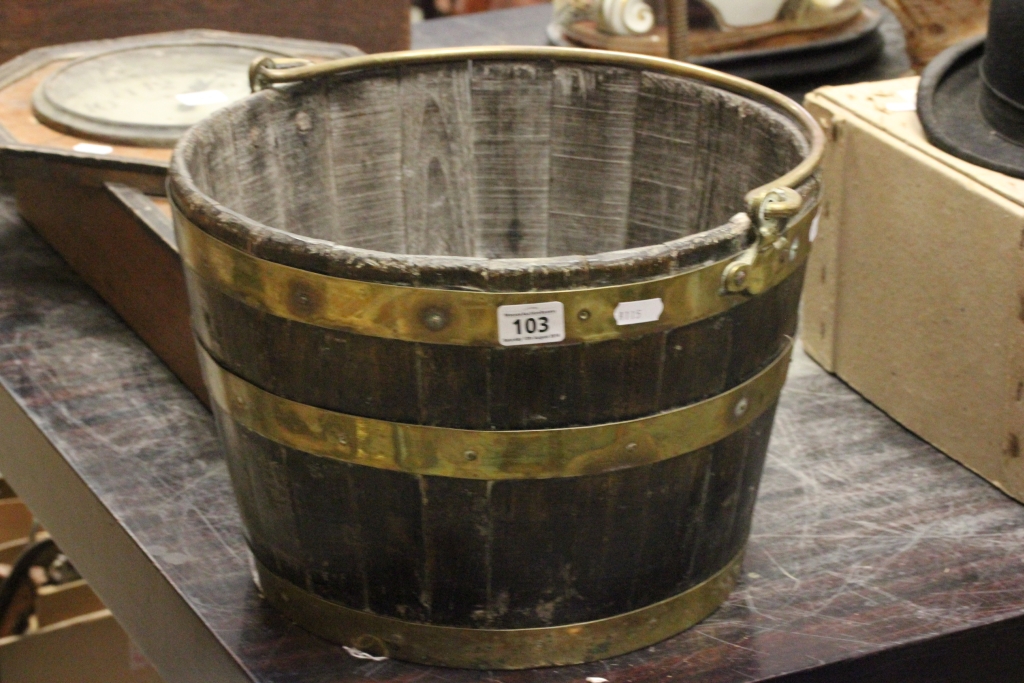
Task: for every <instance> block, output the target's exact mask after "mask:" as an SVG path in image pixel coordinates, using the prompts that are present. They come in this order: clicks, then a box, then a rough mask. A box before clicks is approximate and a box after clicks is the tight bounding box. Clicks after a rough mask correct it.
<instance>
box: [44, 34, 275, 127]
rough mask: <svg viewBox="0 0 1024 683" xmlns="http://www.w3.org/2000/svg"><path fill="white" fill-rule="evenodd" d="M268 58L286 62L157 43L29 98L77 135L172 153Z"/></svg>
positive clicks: (73, 74)
mask: <svg viewBox="0 0 1024 683" xmlns="http://www.w3.org/2000/svg"><path fill="white" fill-rule="evenodd" d="M254 42H256V41H254ZM268 52H271V53H272V54H277V55H278V56H279V57H282V58H283V57H285V53H282V52H280V51H276V50H275V51H271V50H269V49H268V48H267V47H260V46H259V45H251V46H246V45H237V44H231V43H228V42H224V43H215V42H211V43H196V44H191V45H189V44H185V45H182V44H175V43H160V42H154V43H152V44H148V45H144V46H140V47H130V48H124V49H120V50H110V51H107V52H101V53H99V54H96V55H90V56H86V57H82V58H80V59H76V60H74V61H72V62H70V63H68V64H66V65H65V66H63V67H61V68H60V69H58V70H57V71H55V72H54V73H52V74H50V75H49V76H48V77H47V78H46V80H45V81H43V83H41V84H40V85H39V87H38V88H36V90H35V92H34V94H33V96H32V112H33V114H34V115H35V117H36V118H37V119H39V120H40V121H41V122H43V123H45V124H46V125H47V126H49V127H50V128H53V129H54V130H57V131H61V132H63V133H67V134H68V135H72V136H75V137H82V138H89V139H93V140H102V141H106V142H113V143H116V144H124V145H136V146H142V147H173V146H174V144H175V143H176V142H177V140H178V138H179V137H181V135H182V134H183V133H184V132H185V131H186V130H188V129H189V128H190V127H191V126H192V125H194V124H196V123H198V122H199V121H200V120H202V119H203V118H205V117H206V116H209V115H210V114H211V113H212V112H214V111H216V110H217V109H219V108H220V107H223V106H224V105H226V104H228V103H229V102H232V101H234V100H237V99H240V98H242V97H244V96H246V95H247V94H248V92H247V89H246V81H245V73H246V71H245V70H246V65H248V64H249V63H250V62H251V61H252V60H253V59H254V58H257V57H258V56H266V54H267V53H268ZM293 61H294V60H293Z"/></svg>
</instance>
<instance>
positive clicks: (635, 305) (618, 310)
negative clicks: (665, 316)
mask: <svg viewBox="0 0 1024 683" xmlns="http://www.w3.org/2000/svg"><path fill="white" fill-rule="evenodd" d="M664 310H665V303H664V302H663V301H662V300H661V299H643V300H641V301H622V302H620V303H619V305H618V306H616V307H615V313H614V314H613V315H614V316H615V323H616V324H617V325H639V324H640V323H653V322H654V321H655V320H657V319H658V318H660V317H661V313H662V311H664Z"/></svg>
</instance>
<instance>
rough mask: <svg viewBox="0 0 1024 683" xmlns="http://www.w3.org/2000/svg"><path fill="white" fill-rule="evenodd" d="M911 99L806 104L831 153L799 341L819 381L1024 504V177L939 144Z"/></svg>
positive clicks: (854, 93) (905, 86) (893, 96)
mask: <svg viewBox="0 0 1024 683" xmlns="http://www.w3.org/2000/svg"><path fill="white" fill-rule="evenodd" d="M916 88H917V79H916V78H905V79H898V80H894V81H884V82H876V83H864V84H858V85H852V86H840V87H827V88H821V89H819V90H816V91H815V92H813V93H811V94H810V95H808V96H807V100H806V104H807V107H808V108H809V109H810V111H811V113H812V114H813V115H814V116H815V117H816V118H817V119H818V120H819V122H820V123H821V124H822V126H823V127H824V128H825V131H826V135H827V136H828V138H829V149H828V151H827V153H826V158H825V162H824V168H823V172H824V177H823V181H824V184H825V194H824V200H823V203H822V211H821V220H820V224H819V230H818V235H817V239H816V241H815V244H814V250H813V251H812V254H811V260H810V262H809V265H808V271H807V278H806V281H805V282H806V284H805V290H804V299H803V307H804V308H803V328H802V333H801V335H802V338H803V342H804V345H805V347H806V349H807V351H808V353H809V354H810V355H811V357H812V358H814V359H815V360H817V361H818V362H819V363H820V364H821V365H822V366H824V367H825V369H826V370H829V371H830V372H833V373H835V374H836V375H838V376H839V377H840V378H842V379H843V380H844V381H846V382H847V383H849V384H850V386H852V387H853V388H854V389H856V390H857V391H858V392H860V393H861V394H863V395H864V396H865V397H866V398H867V399H868V400H870V401H872V402H873V403H875V404H876V405H877V406H878V407H880V408H881V409H882V410H884V411H885V412H886V413H888V414H889V415H891V416H892V417H893V418H894V419H896V420H897V421H898V422H900V423H901V424H903V425H904V426H905V427H907V428H908V429H909V430H911V431H912V432H914V433H915V434H917V435H918V436H920V437H921V438H923V439H925V440H926V441H928V442H929V443H931V444H933V445H934V446H936V447H937V448H938V449H940V450H941V451H943V452H944V453H946V454H948V455H950V456H951V457H953V458H955V459H956V460H958V461H959V462H961V463H963V464H964V465H966V466H968V467H969V468H971V469H972V470H974V471H975V472H977V473H978V474H980V475H981V476H983V477H985V478H986V479H987V480H989V481H990V482H992V483H993V484H995V485H996V486H998V487H999V488H1001V489H1003V490H1004V491H1006V492H1007V493H1009V494H1010V495H1011V496H1013V497H1015V498H1017V499H1018V500H1022V501H1024V454H1022V444H1021V440H1022V438H1024V180H1018V179H1014V178H1010V177H1009V176H1005V175H1003V174H1000V173H996V172H994V171H989V170H987V169H983V168H979V167H977V166H974V165H973V164H970V163H967V162H965V161H961V160H960V159H958V158H956V157H953V156H951V155H949V154H946V153H945V152H942V151H941V150H939V149H936V148H934V147H932V146H931V145H930V144H929V143H928V142H927V140H926V139H925V136H924V133H923V131H922V129H921V126H920V123H919V121H918V118H917V114H916V112H915V111H914V110H913V109H914V103H915V101H916ZM936 493H937V494H938V493H940V492H936Z"/></svg>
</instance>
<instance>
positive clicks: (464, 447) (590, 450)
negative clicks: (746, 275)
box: [200, 343, 792, 481]
mask: <svg viewBox="0 0 1024 683" xmlns="http://www.w3.org/2000/svg"><path fill="white" fill-rule="evenodd" d="M791 350H792V343H790V344H789V345H788V346H787V347H786V349H785V350H784V351H783V352H782V353H781V354H779V356H778V357H776V359H775V360H774V361H772V363H771V364H770V365H769V366H768V367H767V368H765V369H764V370H762V371H761V372H760V373H758V374H757V375H755V376H754V377H752V378H751V379H749V380H747V381H746V382H744V383H743V384H740V385H738V386H736V387H734V388H732V389H730V390H729V391H726V392H724V393H721V394H718V395H717V396H713V397H711V398H709V399H707V400H704V401H701V402H699V403H694V404H691V405H688V406H684V407H682V408H676V409H675V410H669V411H666V412H663V413H657V414H654V415H650V416H647V417H642V418H638V419H635V420H628V421H624V422H611V423H605V424H598V425H590V426H584V427H565V428H560V429H531V430H516V431H485V430H469V429H450V428H446V427H427V426H423V425H414V424H407V423H404V422H389V421H386V420H375V419H371V418H366V417H358V416H355V415H346V414H344V413H338V412H334V411H330V410H324V409H323V408H316V407H314V406H309V405H305V404H303V403H298V402H295V401H291V400H288V399H286V398H282V397H280V396H277V395H275V394H272V393H270V392H267V391H264V390H263V389H260V388H259V387H257V386H255V385H253V384H250V383H249V382H247V381H245V380H244V379H242V378H240V377H238V376H236V375H234V374H232V373H231V372H229V371H227V370H226V369H224V368H223V367H221V366H220V365H219V364H218V363H217V362H216V361H215V360H214V359H213V358H212V357H210V355H209V353H208V352H207V351H205V350H204V349H202V348H200V358H201V363H202V366H203V375H204V378H205V380H206V386H207V387H208V388H209V391H210V397H211V400H212V401H213V402H214V403H215V404H216V405H218V406H219V407H220V408H221V410H223V411H224V412H226V413H227V414H228V415H230V416H231V418H232V419H234V420H235V421H236V422H238V423H239V424H240V425H242V426H243V427H245V428H246V429H249V430H250V431H253V432H255V433H257V434H259V435H261V436H263V437H265V438H267V439H270V440H271V441H274V442H276V443H279V444H282V445H284V446H287V447H289V448H294V449H296V450H300V451H305V452H307V453H312V454H314V455H319V456H323V457H328V458H336V459H338V460H342V461H344V462H349V463H354V464H358V465H366V466H369V467H376V468H380V469H387V470H394V471H399V472H409V473H412V474H423V475H432V476H443V477H456V478H462V479H483V480H488V481H493V480H498V479H547V478H554V477H575V476H583V475H593V474H600V473H602V472H608V471H611V470H617V469H623V468H626V467H635V466H638V465H644V464H648V463H653V462H659V461H661V460H666V459H668V458H674V457H676V456H679V455H682V454H684V453H689V452H692V451H695V450H697V449H699V448H703V447H705V446H708V445H711V444H713V443H715V442H717V441H719V440H721V439H723V438H725V437H726V436H729V435H730V434H732V433H734V432H736V431H738V430H740V429H742V428H743V427H745V426H747V425H748V424H750V423H751V422H752V421H753V420H754V419H756V418H757V417H758V416H759V415H761V414H762V413H763V412H764V411H765V410H766V409H768V408H769V407H770V406H772V405H773V404H774V403H775V401H776V400H777V398H778V396H779V392H780V391H781V390H782V385H783V384H784V383H785V381H786V370H787V369H788V366H789V357H790V352H791Z"/></svg>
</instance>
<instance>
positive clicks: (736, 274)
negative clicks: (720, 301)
mask: <svg viewBox="0 0 1024 683" xmlns="http://www.w3.org/2000/svg"><path fill="white" fill-rule="evenodd" d="M748 270H749V266H747V264H745V263H732V264H730V265H729V267H728V268H726V270H725V289H726V290H727V291H729V292H742V291H743V290H744V288H746V286H747V277H748V275H749V273H748Z"/></svg>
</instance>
